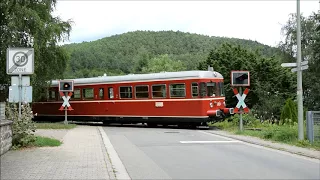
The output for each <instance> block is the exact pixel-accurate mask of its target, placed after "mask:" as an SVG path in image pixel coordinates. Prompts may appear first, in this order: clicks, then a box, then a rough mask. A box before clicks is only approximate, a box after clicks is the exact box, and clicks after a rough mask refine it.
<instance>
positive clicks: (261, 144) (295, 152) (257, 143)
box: [209, 131, 320, 160]
mask: <svg viewBox="0 0 320 180" xmlns="http://www.w3.org/2000/svg"><path fill="white" fill-rule="evenodd" d="M209 133H211V134H215V135H219V136H223V137H228V138H232V139H236V140H239V141H243V142H246V143H250V144H255V145H259V146H263V147H267V148H272V149H276V150H280V151H285V152H289V153H292V154H296V155H300V156H305V157H308V158H314V159H318V160H320V152H319V155H318V156H317V155H313V154H306V153H303V152H297V151H293V150H290V149H287V148H279V147H274V146H270V145H269V144H265V143H259V142H254V141H250V140H246V139H244V138H239V137H236V136H235V135H228V134H222V133H218V132H212V131H211V132H209Z"/></svg>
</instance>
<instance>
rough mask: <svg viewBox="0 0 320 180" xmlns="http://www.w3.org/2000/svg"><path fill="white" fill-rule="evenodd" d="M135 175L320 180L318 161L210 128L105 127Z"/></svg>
mask: <svg viewBox="0 0 320 180" xmlns="http://www.w3.org/2000/svg"><path fill="white" fill-rule="evenodd" d="M103 130H104V131H105V132H106V134H107V135H108V137H109V139H110V141H111V143H112V144H113V146H114V148H115V150H116V152H117V153H118V156H119V157H120V159H121V161H122V163H123V164H124V166H125V168H126V170H127V172H128V174H129V176H130V177H131V179H320V163H319V160H315V159H309V158H305V157H302V156H298V155H292V154H289V153H285V152H283V153H282V152H278V151H276V150H271V149H269V148H264V147H261V146H257V145H250V144H248V143H243V142H241V141H236V140H233V139H229V138H224V137H221V136H218V135H213V134H211V133H210V130H203V131H202V130H188V129H172V128H144V127H141V126H103Z"/></svg>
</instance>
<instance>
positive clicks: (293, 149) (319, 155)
mask: <svg viewBox="0 0 320 180" xmlns="http://www.w3.org/2000/svg"><path fill="white" fill-rule="evenodd" d="M208 132H209V133H212V134H216V135H220V136H224V137H229V138H233V139H236V140H240V141H244V142H247V143H251V144H256V145H260V146H265V147H269V148H273V149H278V150H282V151H286V152H290V153H293V154H298V155H303V156H307V157H311V158H316V159H320V151H316V150H312V149H307V148H302V147H297V146H291V145H288V144H282V143H275V142H271V141H267V140H263V139H259V138H257V137H252V136H243V135H235V134H231V133H229V132H226V131H222V130H210V131H208Z"/></svg>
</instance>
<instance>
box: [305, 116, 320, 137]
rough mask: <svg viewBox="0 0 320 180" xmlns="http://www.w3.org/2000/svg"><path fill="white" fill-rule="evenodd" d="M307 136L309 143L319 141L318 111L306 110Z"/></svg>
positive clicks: (319, 117)
mask: <svg viewBox="0 0 320 180" xmlns="http://www.w3.org/2000/svg"><path fill="white" fill-rule="evenodd" d="M307 137H308V139H309V141H310V142H311V143H313V142H314V141H320V111H308V112H307Z"/></svg>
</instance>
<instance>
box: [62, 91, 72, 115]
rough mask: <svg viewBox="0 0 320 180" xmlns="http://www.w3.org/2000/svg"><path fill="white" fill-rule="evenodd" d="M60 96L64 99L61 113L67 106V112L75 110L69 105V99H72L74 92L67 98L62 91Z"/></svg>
mask: <svg viewBox="0 0 320 180" xmlns="http://www.w3.org/2000/svg"><path fill="white" fill-rule="evenodd" d="M60 96H61V97H62V99H63V104H62V105H61V107H60V109H59V110H60V111H63V110H65V109H64V108H65V107H66V106H67V110H69V111H72V110H74V109H72V107H71V105H70V103H69V99H70V98H71V96H72V92H69V94H68V96H67V97H66V96H65V95H64V93H63V92H61V91H60Z"/></svg>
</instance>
